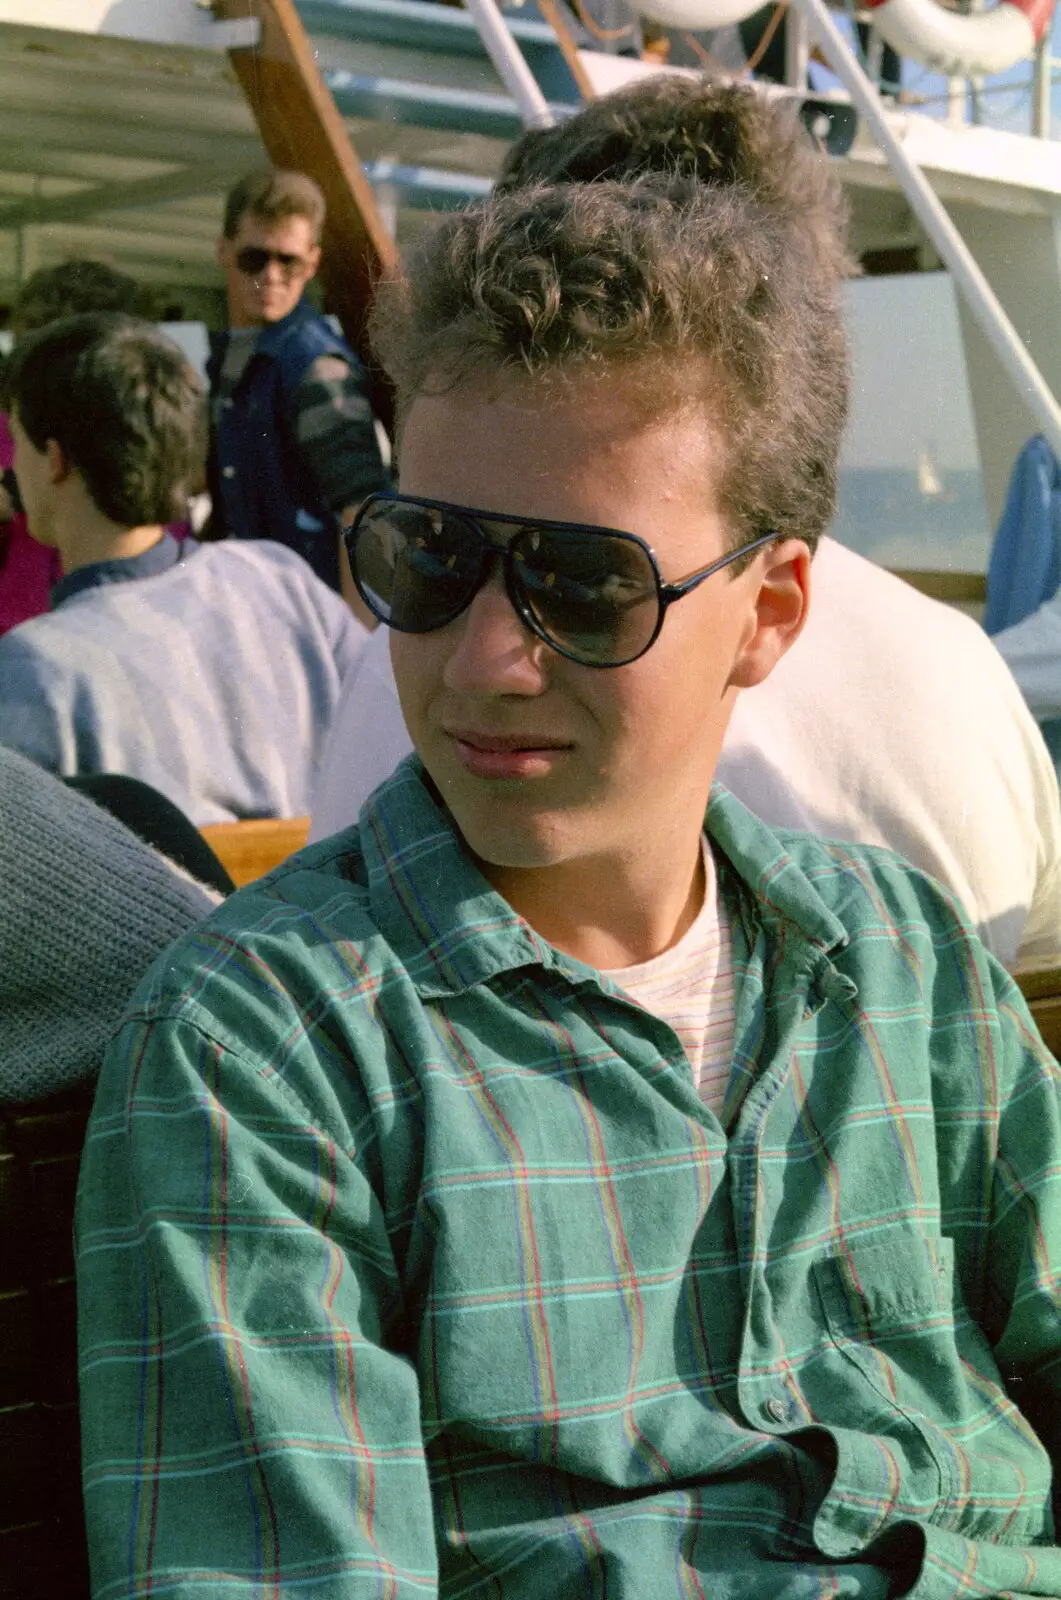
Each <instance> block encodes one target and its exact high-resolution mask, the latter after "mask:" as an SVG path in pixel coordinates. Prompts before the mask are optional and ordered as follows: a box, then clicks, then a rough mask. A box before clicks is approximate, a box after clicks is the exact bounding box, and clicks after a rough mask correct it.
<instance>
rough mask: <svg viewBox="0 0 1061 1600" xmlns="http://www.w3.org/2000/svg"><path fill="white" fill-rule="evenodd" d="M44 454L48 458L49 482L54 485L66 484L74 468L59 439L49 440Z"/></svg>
mask: <svg viewBox="0 0 1061 1600" xmlns="http://www.w3.org/2000/svg"><path fill="white" fill-rule="evenodd" d="M44 453H45V455H46V456H47V457H48V477H49V481H50V482H51V483H53V484H58V483H65V482H66V480H67V478H68V477H69V476H70V474H71V472H72V471H73V468H72V467H71V465H70V459H69V457H68V456H67V454H66V451H65V450H64V449H63V447H62V445H61V444H60V443H59V441H58V439H49V440H48V442H47V444H46V445H45V446H44Z"/></svg>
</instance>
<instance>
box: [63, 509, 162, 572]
mask: <svg viewBox="0 0 1061 1600" xmlns="http://www.w3.org/2000/svg"><path fill="white" fill-rule="evenodd" d="M164 533H165V529H164V528H162V527H160V526H158V524H152V525H146V526H144V527H140V528H122V527H120V526H119V525H118V524H117V523H114V522H109V521H108V520H107V519H106V518H105V517H100V516H99V515H98V513H97V515H96V517H95V518H88V519H86V521H85V522H84V523H81V524H78V525H77V526H76V527H71V528H69V529H60V530H57V531H56V537H55V547H56V549H57V550H58V552H59V559H60V562H61V563H62V568H63V572H64V573H70V572H76V571H77V570H78V568H79V567H94V566H95V565H96V564H97V563H98V562H100V561H127V560H129V559H130V558H131V557H133V556H142V555H143V553H144V551H145V550H150V549H151V548H152V547H153V546H154V545H156V544H158V542H159V540H160V539H161V538H162V537H163V535H164Z"/></svg>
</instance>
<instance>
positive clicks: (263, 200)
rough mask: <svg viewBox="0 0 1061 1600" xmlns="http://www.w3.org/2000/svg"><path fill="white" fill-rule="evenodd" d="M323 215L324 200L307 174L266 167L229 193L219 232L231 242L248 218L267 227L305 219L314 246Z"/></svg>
mask: <svg viewBox="0 0 1061 1600" xmlns="http://www.w3.org/2000/svg"><path fill="white" fill-rule="evenodd" d="M325 214H326V207H325V202H324V196H323V194H322V193H321V191H320V188H319V186H318V185H317V184H316V183H314V181H313V179H312V178H310V177H307V175H306V173H304V172H285V171H277V170H275V169H274V168H272V167H265V168H263V169H262V170H261V171H259V172H250V173H248V174H247V176H246V177H245V178H241V179H240V181H239V182H238V183H237V184H236V185H235V187H234V188H232V189H230V190H229V192H228V195H227V196H226V199H225V215H224V222H223V224H222V231H223V233H224V236H225V238H226V239H234V238H235V237H236V235H237V233H238V232H239V225H240V223H241V222H242V221H243V219H244V217H247V216H251V217H254V218H255V219H256V220H257V221H259V222H266V223H272V222H286V221H287V219H288V218H289V217H305V219H306V221H307V222H308V223H309V224H310V226H311V228H312V230H313V238H314V242H315V243H319V242H320V236H321V230H322V229H323V227H324V218H325Z"/></svg>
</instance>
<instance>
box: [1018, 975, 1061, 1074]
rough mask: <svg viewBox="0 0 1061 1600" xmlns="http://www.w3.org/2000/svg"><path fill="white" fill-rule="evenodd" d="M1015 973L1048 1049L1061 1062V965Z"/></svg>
mask: <svg viewBox="0 0 1061 1600" xmlns="http://www.w3.org/2000/svg"><path fill="white" fill-rule="evenodd" d="M1013 976H1014V978H1015V979H1016V981H1017V983H1018V985H1019V986H1020V990H1021V993H1022V994H1023V995H1024V998H1025V1000H1027V1002H1028V1009H1029V1011H1030V1012H1031V1014H1032V1016H1033V1017H1034V1018H1035V1025H1036V1027H1037V1028H1038V1029H1039V1032H1040V1033H1041V1034H1042V1036H1043V1040H1044V1042H1045V1044H1046V1048H1047V1049H1048V1050H1049V1051H1050V1052H1051V1054H1053V1055H1055V1056H1056V1057H1057V1058H1058V1060H1059V1061H1061V967H1026V968H1025V969H1024V970H1023V971H1022V972H1015V973H1014V974H1013Z"/></svg>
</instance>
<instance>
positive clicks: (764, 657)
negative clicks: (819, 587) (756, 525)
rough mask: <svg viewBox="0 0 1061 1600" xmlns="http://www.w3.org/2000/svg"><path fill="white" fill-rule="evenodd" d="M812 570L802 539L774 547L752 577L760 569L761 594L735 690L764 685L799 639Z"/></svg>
mask: <svg viewBox="0 0 1061 1600" xmlns="http://www.w3.org/2000/svg"><path fill="white" fill-rule="evenodd" d="M810 567H811V561H810V551H809V550H808V549H807V546H806V545H805V544H804V542H803V540H802V539H784V540H782V541H781V542H780V543H778V544H772V545H769V546H767V549H766V552H765V555H764V557H763V558H762V566H761V568H760V567H759V563H758V562H755V563H753V566H752V568H751V572H749V574H748V576H749V577H751V574H752V573H754V572H755V571H756V570H757V568H758V570H759V579H758V589H757V591H756V594H755V597H754V600H753V606H752V619H751V627H750V631H749V634H748V637H747V639H746V640H745V642H744V644H743V645H742V647H741V649H740V650H739V651H738V653H737V659H736V661H735V663H734V670H733V673H732V674H731V676H730V684H731V686H732V687H733V688H735V689H752V688H754V687H755V685H756V684H757V683H762V682H763V680H764V678H768V677H769V676H770V674H771V672H772V671H773V670H774V668H775V667H776V665H777V663H778V662H779V661H780V660H781V657H782V656H783V655H784V654H785V653H786V651H788V650H790V649H791V648H792V646H793V645H794V644H795V642H796V640H797V639H798V638H799V636H800V634H801V633H802V631H803V625H804V623H805V622H806V620H807V613H808V609H809V607H810V589H811V577H810ZM734 581H735V582H737V583H740V582H741V579H740V578H737V579H735V580H734Z"/></svg>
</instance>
